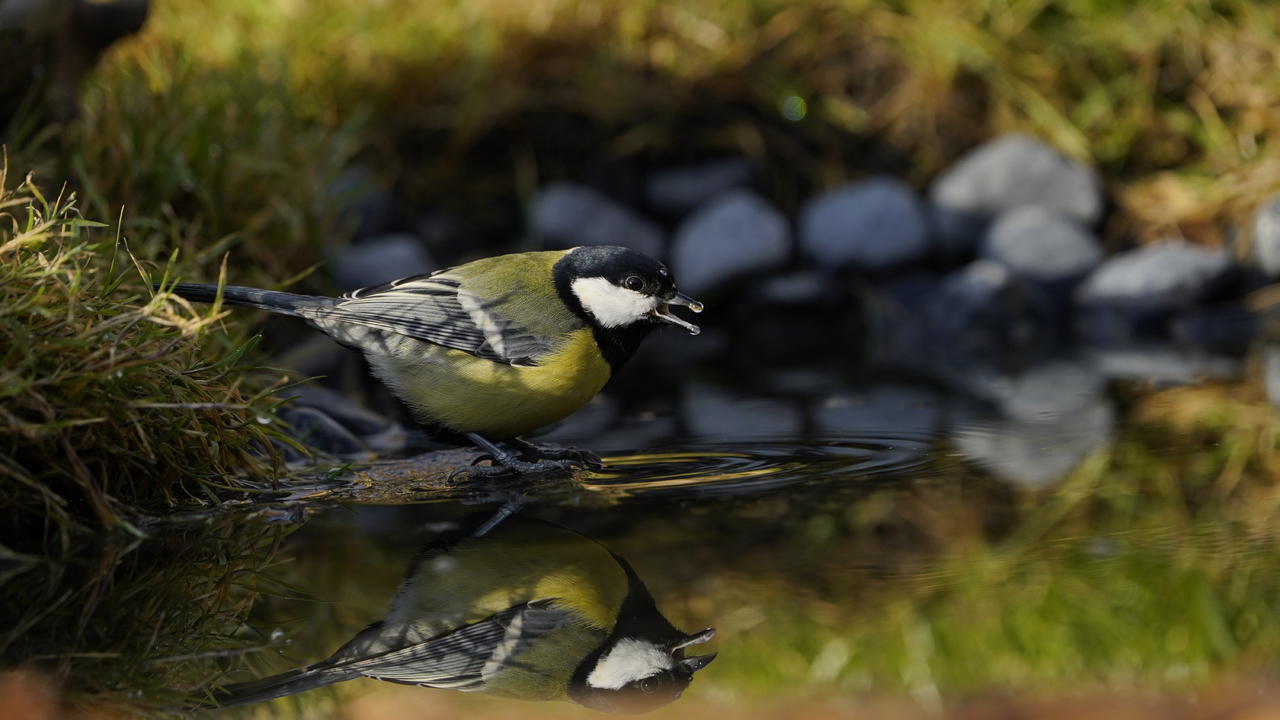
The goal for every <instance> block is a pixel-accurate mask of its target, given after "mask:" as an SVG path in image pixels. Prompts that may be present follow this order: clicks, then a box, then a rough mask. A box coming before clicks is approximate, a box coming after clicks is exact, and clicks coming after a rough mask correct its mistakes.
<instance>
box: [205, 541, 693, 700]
mask: <svg viewBox="0 0 1280 720" xmlns="http://www.w3.org/2000/svg"><path fill="white" fill-rule="evenodd" d="M714 635H715V630H714V629H711V628H708V629H706V630H702V631H701V632H697V633H693V634H687V633H683V632H680V631H679V630H677V629H676V628H675V627H674V626H673V625H672V624H671V623H670V622H669V621H668V620H667V619H666V618H665V617H663V615H662V613H661V612H659V611H658V609H657V606H656V604H655V603H654V599H653V596H652V595H651V594H650V593H649V591H648V589H647V588H645V585H644V583H643V582H642V581H641V580H640V578H639V577H638V576H637V575H636V573H635V571H634V570H633V569H632V568H631V566H630V565H629V564H628V563H627V562H626V561H625V560H623V559H622V558H621V557H619V556H617V555H615V554H613V553H612V552H610V551H609V550H607V549H606V548H605V547H604V546H602V545H600V544H599V543H597V542H596V541H594V540H591V539H589V538H587V537H585V536H583V535H579V534H577V533H575V532H572V531H570V530H566V529H564V528H561V527H558V526H555V525H551V524H548V523H543V522H540V521H536V520H522V519H513V520H508V521H507V522H506V523H505V524H503V525H500V526H499V527H498V528H496V529H494V530H493V531H492V532H490V533H489V534H487V535H484V536H474V535H472V536H467V537H465V538H464V539H462V540H461V541H456V540H445V541H438V542H435V543H432V544H429V545H428V546H427V547H426V548H424V549H423V550H422V551H421V552H420V553H419V554H418V555H417V557H416V558H415V559H414V561H413V562H411V563H410V566H409V570H408V573H407V574H406V576H405V579H404V580H403V582H402V583H401V585H400V588H399V590H397V592H396V594H395V597H394V598H393V599H392V600H391V603H390V608H389V609H388V611H387V613H386V616H385V617H384V618H383V619H382V620H379V621H378V622H375V623H373V624H372V625H370V626H369V627H368V628H366V629H364V630H362V631H361V632H360V633H359V634H357V635H356V636H355V637H354V638H353V639H352V640H350V641H349V642H347V644H345V645H343V646H342V647H341V648H340V649H339V650H338V651H337V652H335V653H334V654H333V655H332V656H330V657H329V658H328V659H327V660H324V661H321V662H318V663H315V664H313V665H308V666H307V667H305V668H301V669H299V670H293V671H290V672H286V673H283V674H280V675H274V676H272V677H268V678H266V679H263V680H257V681H253V682H247V683H241V684H238V685H229V686H227V687H225V688H224V689H222V690H221V691H219V692H217V693H215V694H214V695H213V697H212V699H211V701H209V702H208V703H206V704H204V705H202V706H201V707H204V708H206V709H207V708H213V707H230V706H233V705H243V704H246V703H252V702H259V701H263V700H270V699H273V698H278V697H284V696H285V695H292V694H295V693H299V692H303V691H306V690H311V689H313V688H317V687H321V686H324V685H330V684H333V683H336V682H342V681H344V680H351V679H353V678H358V677H371V678H374V679H378V680H388V681H390V682H395V683H401V684H406V685H420V686H424V687H432V688H447V689H452V690H461V691H464V692H480V693H486V694H489V695H497V696H502V697H508V698H517V699H523V700H565V699H567V700H572V701H574V702H577V703H579V704H582V705H585V706H587V707H590V708H595V709H597V710H603V711H606V712H615V713H636V712H646V711H648V710H653V709H655V708H658V707H660V706H662V705H666V704H667V703H670V702H672V701H673V700H675V699H676V698H678V697H680V694H681V693H682V692H684V690H685V688H687V687H688V686H689V683H690V681H691V680H692V679H693V674H694V673H695V672H697V671H698V670H700V669H702V668H704V667H706V666H707V664H708V663H710V662H711V661H712V660H713V659H714V658H715V656H716V655H715V653H710V654H707V655H699V656H693V657H686V656H685V650H686V649H687V648H689V647H691V646H693V645H697V644H699V643H703V642H706V641H708V640H710V639H711V638H712V637H713V636H714Z"/></svg>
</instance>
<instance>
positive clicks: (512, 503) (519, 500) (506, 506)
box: [471, 497, 529, 537]
mask: <svg viewBox="0 0 1280 720" xmlns="http://www.w3.org/2000/svg"><path fill="white" fill-rule="evenodd" d="M527 502H529V501H528V499H527V498H524V497H514V498H512V499H510V500H508V501H506V502H504V503H502V506H501V507H499V508H498V510H497V511H496V512H494V514H493V517H491V518H489V519H488V520H486V521H484V523H483V524H482V525H481V526H480V527H478V528H476V529H475V531H474V532H472V533H471V537H482V536H484V535H485V534H486V533H488V532H489V531H490V530H492V529H494V528H495V527H497V526H498V525H499V524H500V523H501V522H502V521H503V520H506V519H507V518H509V517H511V516H512V515H514V514H515V513H516V511H518V510H519V509H520V508H522V507H524V505H525V503H527Z"/></svg>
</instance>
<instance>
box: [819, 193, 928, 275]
mask: <svg viewBox="0 0 1280 720" xmlns="http://www.w3.org/2000/svg"><path fill="white" fill-rule="evenodd" d="M928 245H929V240H928V231H927V227H926V221H925V214H924V208H923V206H922V205H921V203H920V201H919V199H918V198H917V197H916V195H915V193H914V192H913V191H912V190H911V188H910V187H908V186H907V185H905V184H904V183H902V182H901V181H899V180H896V179H893V178H888V177H875V178H871V179H868V180H863V181H861V182H857V183H851V184H848V185H844V186H841V187H838V188H836V189H834V190H831V191H828V192H826V193H823V194H822V195H819V196H818V197H815V198H813V199H811V200H809V202H807V203H806V204H805V206H804V208H803V209H802V210H801V211H800V247H801V250H802V251H803V252H804V254H805V256H806V257H808V258H809V259H810V260H812V261H813V262H815V263H817V264H819V265H822V266H826V267H850V268H855V269H858V270H867V271H873V272H874V271H880V270H888V269H891V268H894V267H898V266H901V265H905V264H908V263H911V262H915V261H917V260H921V259H923V258H924V256H925V254H926V252H927V250H928Z"/></svg>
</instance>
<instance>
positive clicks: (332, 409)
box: [283, 384, 394, 437]
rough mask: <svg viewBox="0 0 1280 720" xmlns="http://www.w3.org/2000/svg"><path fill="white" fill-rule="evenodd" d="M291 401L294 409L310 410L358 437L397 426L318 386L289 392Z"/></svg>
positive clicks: (307, 386) (342, 396) (286, 392)
mask: <svg viewBox="0 0 1280 720" xmlns="http://www.w3.org/2000/svg"><path fill="white" fill-rule="evenodd" d="M283 394H284V395H285V396H286V397H291V398H292V399H291V400H290V405H291V406H292V407H295V408H304V407H305V408H311V409H313V410H318V411H320V412H322V413H324V414H325V415H326V416H328V417H330V418H333V420H335V421H336V422H338V423H339V424H341V425H342V426H343V427H345V428H347V429H348V430H350V431H351V432H352V433H353V434H355V435H357V436H361V437H364V436H368V435H377V434H378V433H382V432H385V431H387V430H389V429H390V428H391V426H392V425H393V424H394V423H393V422H392V421H391V419H390V418H386V417H383V416H381V415H379V414H377V413H375V412H373V411H372V410H369V409H367V408H365V407H363V406H361V405H359V404H358V403H356V402H355V401H353V400H351V399H350V398H348V397H347V396H345V395H343V394H341V393H337V392H334V391H333V390H330V389H328V388H325V387H321V386H319V385H315V384H307V385H302V386H299V387H295V388H290V389H289V390H287V391H285V392H284V393H283Z"/></svg>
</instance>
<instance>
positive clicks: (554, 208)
mask: <svg viewBox="0 0 1280 720" xmlns="http://www.w3.org/2000/svg"><path fill="white" fill-rule="evenodd" d="M529 215H530V223H531V226H532V230H533V233H534V234H535V235H537V236H538V237H541V238H542V239H544V240H545V241H546V242H547V246H548V247H573V246H575V245H622V246H623V247H629V248H631V249H633V250H639V251H640V252H642V253H644V254H646V255H649V256H650V257H655V258H661V257H662V256H663V245H664V243H663V236H662V230H661V229H659V228H658V226H657V225H654V224H653V223H651V222H649V221H648V220H645V219H644V218H642V217H640V216H638V215H636V214H635V213H633V212H631V211H630V210H628V209H627V208H626V207H623V206H622V205H619V204H618V203H615V202H614V201H612V200H610V199H609V198H607V197H605V196H604V195H602V194H600V193H599V192H596V191H595V190H593V189H591V188H589V187H586V186H585V185H578V184H575V183H567V182H562V183H552V184H551V185H548V186H546V187H544V188H542V189H541V190H539V191H538V194H537V195H536V196H535V197H534V199H533V204H532V206H531V207H530V212H529Z"/></svg>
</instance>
